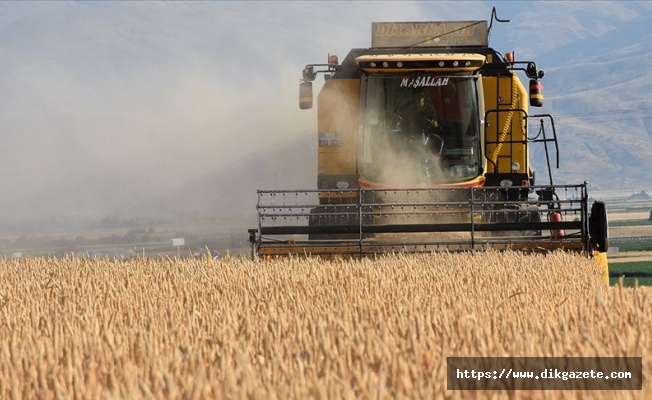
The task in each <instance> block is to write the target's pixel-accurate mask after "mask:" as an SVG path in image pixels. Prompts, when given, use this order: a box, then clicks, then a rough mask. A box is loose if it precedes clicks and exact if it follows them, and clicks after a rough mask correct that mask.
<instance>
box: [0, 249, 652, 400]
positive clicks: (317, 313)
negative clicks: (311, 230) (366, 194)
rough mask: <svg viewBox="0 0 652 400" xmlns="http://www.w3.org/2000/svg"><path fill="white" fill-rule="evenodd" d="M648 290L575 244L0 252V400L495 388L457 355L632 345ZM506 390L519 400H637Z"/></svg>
mask: <svg viewBox="0 0 652 400" xmlns="http://www.w3.org/2000/svg"><path fill="white" fill-rule="evenodd" d="M650 299H651V297H650V290H649V289H647V288H633V289H624V288H610V289H606V288H604V287H602V285H601V283H600V278H599V276H598V271H597V269H596V268H595V266H594V264H593V262H592V261H591V260H588V259H585V258H583V257H581V256H577V255H570V254H566V253H561V252H558V253H553V254H550V255H525V254H520V253H509V252H508V253H477V254H448V253H441V254H434V255H427V256H426V255H423V256H404V255H397V256H391V257H384V258H379V259H376V260H372V259H367V260H362V261H323V260H314V259H290V260H287V259H286V260H275V261H265V262H258V263H253V262H250V261H247V260H243V259H223V260H213V259H211V258H209V257H207V258H204V259H201V260H173V259H160V260H154V259H138V260H131V261H111V260H108V259H97V260H94V259H80V258H67V259H54V258H36V259H18V260H3V261H0V397H1V398H12V397H14V398H53V397H57V398H74V397H77V398H79V397H81V398H152V397H153V398H162V397H167V398H170V397H173V398H176V397H184V398H245V397H250V398H251V397H253V398H278V399H285V398H311V397H314V398H343V397H344V398H346V397H358V398H359V397H363V398H370V397H373V398H437V397H445V398H452V399H456V398H468V397H469V396H471V397H474V398H502V397H505V394H504V393H500V392H495V391H487V392H460V391H447V390H446V357H449V356H532V357H534V356H587V357H588V356H612V357H616V356H632V357H633V356H637V357H643V371H649V370H650V367H651V366H652V365H651V364H652V363H651V362H650V359H649V357H647V356H648V355H649V352H650V349H651V348H652V340H651V339H650V332H652V313H651V312H650V311H651V305H652V304H651V302H652V301H651V300H650ZM645 393H647V394H650V393H652V388H651V384H650V383H649V382H648V381H644V382H643V393H641V392H640V391H631V392H619V393H614V392H607V391H601V392H591V393H589V394H587V393H586V392H579V391H575V392H549V391H548V392H518V391H517V392H513V393H512V397H513V398H551V397H556V398H576V396H579V397H581V396H583V397H591V398H612V397H614V396H616V395H617V396H618V398H623V397H625V398H640V396H642V395H643V394H645Z"/></svg>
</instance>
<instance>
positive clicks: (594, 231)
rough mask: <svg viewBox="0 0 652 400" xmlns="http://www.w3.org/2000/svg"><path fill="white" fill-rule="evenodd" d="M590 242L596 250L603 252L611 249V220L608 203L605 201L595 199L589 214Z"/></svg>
mask: <svg viewBox="0 0 652 400" xmlns="http://www.w3.org/2000/svg"><path fill="white" fill-rule="evenodd" d="M589 236H590V243H591V245H592V246H593V248H594V249H595V250H598V251H600V252H602V253H605V252H607V250H609V221H608V219H607V205H606V204H605V203H604V202H603V201H595V202H594V203H593V206H591V215H590V216H589Z"/></svg>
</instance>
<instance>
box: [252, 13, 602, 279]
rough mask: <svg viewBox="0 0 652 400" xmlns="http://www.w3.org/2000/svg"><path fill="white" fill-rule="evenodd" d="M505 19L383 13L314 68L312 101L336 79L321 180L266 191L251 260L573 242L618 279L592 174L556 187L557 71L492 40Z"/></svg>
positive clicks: (306, 89)
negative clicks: (388, 18)
mask: <svg viewBox="0 0 652 400" xmlns="http://www.w3.org/2000/svg"><path fill="white" fill-rule="evenodd" d="M494 20H495V21H498V22H505V21H503V20H499V19H498V18H497V17H496V14H495V11H494V12H493V13H492V19H491V21H490V22H489V23H488V22H487V21H454V22H374V23H372V26H371V30H372V35H371V36H372V41H371V47H369V48H354V49H352V50H351V51H350V52H349V54H348V55H347V56H346V57H345V58H344V59H343V60H342V62H341V63H340V62H339V60H338V58H337V57H336V56H332V55H329V57H328V62H327V63H323V64H308V65H306V67H305V68H304V69H303V74H302V80H301V83H300V90H299V105H300V108H301V109H304V110H305V109H310V108H312V106H313V82H314V81H315V79H316V77H317V76H318V75H319V74H323V75H324V78H325V81H324V83H323V86H322V88H321V89H320V91H319V94H318V98H317V105H318V107H317V135H318V137H317V144H318V148H317V152H318V171H317V187H316V188H314V189H309V190H303V191H269V190H259V191H258V205H257V208H258V227H257V228H256V229H251V230H250V232H249V233H250V242H251V246H252V256H253V257H258V256H268V255H287V254H296V255H319V256H322V257H331V256H338V257H340V256H343V257H360V256H365V255H373V254H378V253H388V252H431V251H438V250H447V251H466V250H473V249H483V248H485V249H486V248H494V249H521V250H531V251H549V250H554V249H566V250H572V251H578V252H583V253H586V254H590V255H592V256H595V257H596V258H597V259H598V261H599V265H601V267H602V268H603V271H604V274H605V279H606V273H607V261H606V251H607V247H608V224H607V213H606V206H605V204H604V203H602V202H599V201H595V202H593V201H591V202H590V199H589V196H588V194H587V183H586V182H583V183H580V184H571V185H555V184H554V183H553V175H552V164H554V165H555V167H556V168H559V151H558V150H559V147H558V142H557V132H556V130H555V125H554V119H553V117H552V115H549V114H531V113H530V112H529V108H530V107H541V106H542V104H543V86H542V83H541V80H542V78H543V77H544V75H545V74H544V72H543V71H542V70H540V69H539V68H538V67H537V66H536V64H535V63H534V62H533V61H517V60H515V57H514V54H506V55H504V56H503V55H502V54H500V53H498V52H497V51H495V50H494V49H492V48H491V47H489V36H490V32H491V26H492V24H493V22H494ZM519 74H523V75H525V76H526V77H527V78H528V79H529V87H528V89H527V90H526V88H525V87H524V85H523V84H522V82H521V79H520V78H519ZM535 146H536V148H537V149H539V151H542V153H543V155H545V161H546V164H547V165H546V171H545V172H546V174H547V179H546V180H547V182H544V183H542V184H541V183H539V182H535V172H534V169H533V167H532V165H531V157H530V149H531V148H534V147H535ZM541 149H542V150H541ZM539 175H540V174H539ZM537 178H539V179H540V178H541V177H540V176H537Z"/></svg>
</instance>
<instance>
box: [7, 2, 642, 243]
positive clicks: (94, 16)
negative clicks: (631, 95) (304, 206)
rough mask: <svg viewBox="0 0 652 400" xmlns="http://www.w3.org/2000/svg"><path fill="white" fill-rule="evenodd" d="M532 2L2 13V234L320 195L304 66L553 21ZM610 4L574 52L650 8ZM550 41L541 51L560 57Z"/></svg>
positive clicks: (500, 44) (232, 209)
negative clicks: (382, 39)
mask: <svg viewBox="0 0 652 400" xmlns="http://www.w3.org/2000/svg"><path fill="white" fill-rule="evenodd" d="M571 3H572V4H573V5H574V6H573V7H572V9H573V10H575V9H576V8H577V7H578V6H577V4H580V3H579V2H571ZM528 4H530V3H526V2H523V3H517V4H514V3H509V2H505V3H500V4H493V3H487V2H439V1H437V2H422V1H416V2H403V1H401V2H391V1H381V2H332V1H329V2H294V1H290V2H237V1H229V2H165V3H164V2H74V1H73V2H2V3H0V56H1V57H2V60H3V62H2V63H0V92H1V93H2V96H1V97H0V106H1V110H2V111H1V112H0V123H1V126H2V139H3V140H2V155H3V157H2V159H1V162H0V165H1V166H2V171H3V173H2V174H0V185H1V187H2V188H3V189H4V190H3V192H2V196H1V197H0V229H3V230H4V231H5V232H7V231H12V230H13V229H14V227H17V226H20V225H21V224H22V223H23V222H24V221H32V222H33V224H35V223H36V222H37V221H60V220H84V219H97V218H101V217H103V216H106V215H115V214H120V213H122V214H125V213H127V214H133V215H142V214H160V213H163V214H169V213H184V212H187V211H193V210H195V211H197V215H200V216H201V215H203V214H202V213H209V212H210V213H213V214H214V215H225V216H236V215H241V216H243V218H246V217H247V215H249V214H251V213H252V212H253V211H254V208H253V207H254V205H255V189H256V188H281V187H287V188H292V189H296V188H305V187H308V188H312V187H314V184H315V180H316V173H317V171H316V140H317V139H316V135H315V128H316V109H313V110H310V111H300V110H299V108H298V83H299V78H300V76H301V69H302V68H303V67H304V66H305V64H307V63H318V62H325V61H326V57H327V54H328V53H331V54H337V55H339V56H340V59H343V58H344V56H346V54H347V52H348V51H349V49H350V48H353V47H368V46H369V45H370V31H371V22H373V21H414V20H455V19H457V20H459V19H467V20H479V19H483V20H488V19H489V18H490V16H491V7H492V6H493V5H496V6H497V7H498V10H499V15H501V16H502V17H503V18H510V17H512V16H514V15H515V14H517V13H521V15H526V16H527V15H530V14H532V13H534V12H537V13H538V14H539V15H540V16H541V18H542V21H543V22H546V21H548V22H549V21H550V20H552V19H554V18H556V17H555V15H557V17H558V14H553V13H554V12H555V10H556V9H557V8H559V7H558V5H559V3H558V2H552V3H545V2H540V3H532V4H534V5H532V6H531V10H530V11H528V12H525V11H524V9H525V8H527V7H529V6H528ZM551 4H552V5H551ZM608 4H609V7H608V8H605V9H604V10H606V11H604V12H603V11H600V10H602V8H601V9H600V10H596V11H595V12H594V13H590V14H586V15H585V17H586V18H588V19H590V21H594V20H597V21H607V19H605V16H604V14H605V13H608V14H609V18H610V19H609V20H608V21H614V22H613V23H612V22H609V23H606V22H604V23H602V24H594V23H591V24H584V25H581V24H579V23H577V24H575V25H570V26H569V27H570V28H569V30H568V32H570V33H569V35H571V36H568V37H567V40H568V41H570V40H571V39H570V38H573V39H574V38H577V37H589V36H590V35H596V34H602V33H604V32H607V31H609V29H611V28H613V26H614V25H615V24H616V22H622V21H628V20H631V19H633V18H635V17H636V15H637V13H638V12H640V10H639V9H643V8H645V7H644V4H645V3H633V2H632V3H630V2H624V3H623V2H613V3H608ZM586 7H591V6H590V5H589V6H586ZM344 10H346V12H344ZM542 10H543V11H546V10H547V11H546V12H542ZM521 23H523V22H522V21H514V24H512V25H510V24H504V25H501V26H500V29H497V28H496V29H495V30H494V32H493V33H492V38H491V43H492V45H495V46H496V47H497V48H499V49H501V50H509V49H513V48H514V43H519V44H518V46H519V47H516V50H517V54H519V53H518V52H519V51H520V50H521V48H528V47H530V46H531V41H530V42H529V43H527V42H526V43H520V42H519V41H518V40H517V38H516V37H515V36H509V35H508V34H507V33H508V32H509V29H517V28H518V29H520V28H519V26H520V25H519V24H521ZM546 26H547V25H546ZM582 26H591V27H594V28H592V29H593V30H592V31H589V32H587V30H586V29H585V28H582ZM571 28H572V29H571ZM526 30H527V31H528V32H527V34H528V35H531V34H532V35H533V34H535V33H536V34H537V37H539V36H538V34H539V33H540V32H531V31H530V30H528V29H526ZM543 39H546V40H544V42H542V43H541V46H540V49H539V50H540V51H545V50H549V49H552V48H554V47H555V43H554V42H553V41H552V39H551V38H548V37H544V38H542V40H543ZM548 39H550V40H548ZM542 67H544V68H545V67H546V65H545V64H544V65H542ZM321 82H323V81H322V80H321V77H320V78H318V81H317V82H316V85H315V94H316V93H317V92H318V90H319V87H320V84H321ZM549 94H550V93H549ZM288 149H291V150H288ZM297 152H300V154H298V153H297ZM566 154H567V157H570V158H571V159H572V152H570V153H566ZM245 210H246V211H245ZM33 224H32V225H33Z"/></svg>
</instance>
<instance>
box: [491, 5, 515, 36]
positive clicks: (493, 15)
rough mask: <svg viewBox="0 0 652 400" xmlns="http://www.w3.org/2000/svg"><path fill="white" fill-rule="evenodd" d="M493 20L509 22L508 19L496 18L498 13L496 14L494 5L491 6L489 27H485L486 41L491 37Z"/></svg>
mask: <svg viewBox="0 0 652 400" xmlns="http://www.w3.org/2000/svg"><path fill="white" fill-rule="evenodd" d="M494 20H496V21H497V22H510V21H509V20H508V19H500V18H498V15H497V14H496V7H493V8H492V9H491V21H490V22H489V28H487V41H489V38H491V27H492V26H493V24H494Z"/></svg>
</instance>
